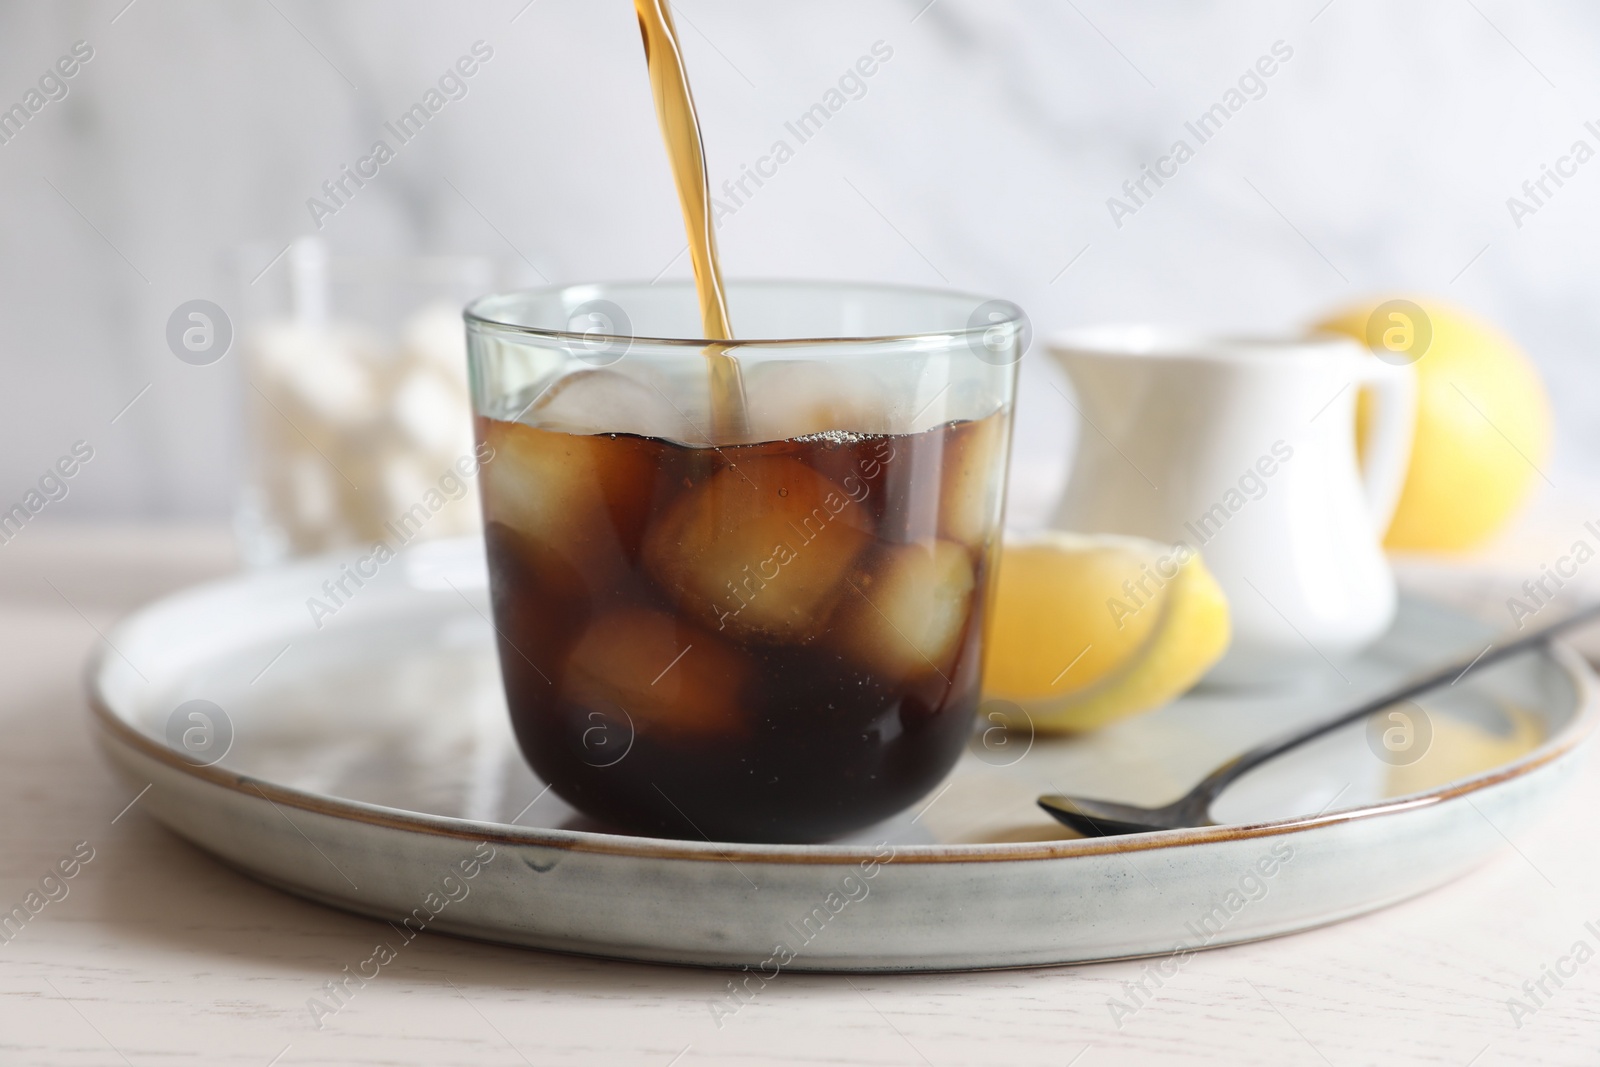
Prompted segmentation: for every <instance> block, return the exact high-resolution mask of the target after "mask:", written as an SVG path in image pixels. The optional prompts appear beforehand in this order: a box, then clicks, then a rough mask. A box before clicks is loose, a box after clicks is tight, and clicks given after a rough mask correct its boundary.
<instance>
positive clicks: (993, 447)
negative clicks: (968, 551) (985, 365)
mask: <svg viewBox="0 0 1600 1067" xmlns="http://www.w3.org/2000/svg"><path fill="white" fill-rule="evenodd" d="M1006 429H1007V419H1006V414H1005V412H1003V411H1002V412H996V413H994V414H992V415H989V416H988V417H986V418H982V419H979V420H977V421H976V422H968V423H962V424H959V425H957V426H956V427H955V428H954V429H953V430H952V431H951V432H950V433H949V434H948V435H947V436H946V438H945V446H944V464H943V466H944V477H943V482H942V484H941V486H940V496H939V534H940V536H942V537H948V538H951V539H952V540H955V541H960V542H961V543H962V544H965V545H970V546H971V547H973V548H977V547H980V546H981V545H983V543H984V542H985V541H986V540H988V539H989V538H991V537H993V536H994V535H995V532H996V531H997V530H998V529H999V526H1000V508H999V502H1000V487H1001V486H1002V485H1003V484H1004V482H1005V477H1006V471H1005V466H1004V464H1003V462H1002V459H1003V457H1004V449H1005V444H1006V437H1005V435H1006Z"/></svg>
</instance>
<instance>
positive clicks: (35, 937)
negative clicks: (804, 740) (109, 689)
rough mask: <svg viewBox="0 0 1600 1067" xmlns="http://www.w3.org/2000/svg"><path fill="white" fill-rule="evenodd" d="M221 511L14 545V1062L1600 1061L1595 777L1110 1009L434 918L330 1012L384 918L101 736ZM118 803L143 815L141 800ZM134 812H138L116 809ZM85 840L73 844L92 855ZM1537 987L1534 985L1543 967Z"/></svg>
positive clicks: (3, 885)
mask: <svg viewBox="0 0 1600 1067" xmlns="http://www.w3.org/2000/svg"><path fill="white" fill-rule="evenodd" d="M232 565H233V564H232V559H231V555H230V551H229V547H228V540H227V537H226V534H225V533H224V532H223V531H221V530H219V529H170V528H169V529H157V528H152V527H144V528H137V527H135V528H127V527H123V528H109V527H102V528H72V527H46V526H43V525H37V524H36V525H34V526H30V527H29V528H27V529H26V530H24V532H23V534H22V535H21V536H20V537H18V538H17V539H16V540H15V541H13V542H12V543H10V544H7V545H4V546H0V679H3V682H0V685H3V689H0V692H3V696H0V913H3V912H5V911H9V910H10V909H11V908H12V907H13V906H15V905H19V904H22V903H23V901H24V899H25V897H26V895H27V894H28V893H29V892H30V891H32V890H35V889H37V888H38V887H39V886H40V882H41V879H42V878H44V876H45V875H47V874H49V873H50V872H51V871H52V870H53V869H54V867H55V865H56V864H57V862H58V861H59V860H61V859H62V858H63V857H67V856H69V854H71V853H72V852H73V850H74V848H75V847H76V846H78V845H79V843H80V842H88V847H89V848H92V849H93V859H92V860H90V861H89V862H88V863H87V864H85V865H82V866H81V869H79V870H78V871H77V874H76V876H75V877H74V878H72V879H71V880H70V881H65V882H62V883H60V885H56V883H52V886H54V888H53V889H52V892H53V894H54V895H56V896H59V895H60V886H65V889H66V895H65V896H64V897H62V898H61V899H59V900H54V901H50V902H49V903H47V904H46V905H45V906H44V907H43V908H42V909H41V910H40V911H39V913H38V914H37V915H36V916H35V917H34V918H33V919H32V920H31V921H30V922H28V923H27V924H26V925H25V926H23V927H22V929H21V932H20V933H18V934H17V935H16V936H14V937H13V938H12V939H11V940H9V941H6V940H4V939H0V1064H13V1063H16V1064H36V1063H37V1064H51V1065H62V1067H68V1065H78V1064H84V1065H89V1064H95V1065H99V1064H131V1065H139V1067H142V1065H144V1064H167V1063H178V1064H206V1065H210V1064H230V1065H231V1064H238V1065H241V1067H267V1065H268V1064H273V1063H276V1064H279V1065H282V1067H289V1065H300V1064H332V1065H339V1064H412V1063H415V1064H430V1065H449V1064H463V1065H472V1067H484V1065H492V1064H519V1063H527V1064H541V1065H542V1064H580V1063H581V1064H590V1063H604V1064H611V1063H616V1064H653V1065H658V1067H666V1065H668V1064H671V1063H677V1064H682V1065H685V1067H688V1065H692V1064H696V1063H739V1064H744V1063H783V1064H812V1063H815V1064H824V1063H826V1064H840V1063H872V1064H924V1063H926V1064H936V1065H940V1067H943V1065H946V1064H967V1063H997V1064H1011V1065H1025V1064H1057V1065H1065V1064H1078V1065H1080V1067H1101V1065H1106V1064H1145V1063H1180V1062H1181V1063H1216V1064H1229V1065H1237V1064H1270V1065H1273V1067H1280V1065H1294V1064H1332V1065H1337V1067H1344V1065H1347V1064H1349V1065H1354V1064H1385V1065H1387V1064H1411V1063H1417V1064H1449V1065H1455V1067H1464V1065H1467V1064H1474V1065H1476V1067H1490V1065H1495V1064H1510V1063H1518V1064H1571V1065H1574V1067H1576V1065H1586V1067H1587V1065H1593V1064H1597V1063H1600V956H1596V957H1595V958H1593V959H1589V958H1587V957H1585V962H1583V963H1582V964H1578V963H1576V961H1575V960H1571V961H1568V962H1565V963H1561V967H1562V969H1563V970H1568V971H1571V970H1572V969H1573V968H1574V967H1576V973H1574V974H1572V975H1571V976H1570V977H1565V978H1563V979H1562V982H1563V983H1564V984H1563V985H1561V986H1557V985H1556V984H1555V983H1554V982H1552V981H1551V980H1550V979H1548V978H1545V979H1544V981H1545V988H1546V989H1547V990H1548V991H1549V993H1550V995H1549V996H1548V997H1541V998H1540V999H1541V1000H1543V1001H1544V1003H1543V1005H1542V1006H1541V1007H1539V1008H1538V1010H1537V1012H1536V1013H1534V1014H1532V1015H1530V1016H1527V1017H1524V1018H1522V1019H1520V1022H1521V1025H1520V1027H1519V1026H1518V1025H1517V1020H1514V1019H1513V1015H1512V1012H1511V1010H1510V1008H1509V1007H1508V998H1511V997H1513V996H1516V997H1520V998H1522V999H1523V1002H1524V1003H1525V1004H1528V1005H1530V1006H1531V1001H1529V1000H1528V998H1527V994H1526V993H1525V991H1524V989H1523V983H1524V982H1525V981H1530V982H1535V983H1536V982H1538V981H1539V980H1540V979H1541V977H1543V974H1544V969H1545V968H1546V967H1547V966H1549V967H1555V966H1556V965H1557V964H1558V962H1560V961H1561V959H1562V957H1564V956H1566V955H1567V954H1569V953H1570V952H1571V951H1572V949H1573V946H1574V945H1575V943H1576V942H1579V941H1580V940H1581V941H1583V942H1585V943H1586V944H1587V946H1588V949H1589V950H1590V952H1600V936H1597V934H1596V933H1594V932H1592V931H1591V930H1590V928H1588V927H1586V926H1585V923H1586V922H1593V923H1594V924H1595V927H1594V929H1595V930H1600V848H1597V846H1600V777H1596V775H1595V774H1590V775H1589V776H1587V777H1586V779H1585V780H1584V781H1583V782H1582V783H1581V784H1580V785H1579V786H1578V787H1577V789H1576V791H1575V792H1574V793H1573V794H1572V795H1571V800H1570V803H1569V805H1568V807H1567V809H1566V811H1565V812H1564V814H1563V815H1562V816H1561V817H1559V818H1557V819H1553V820H1550V821H1548V822H1546V824H1545V825H1543V826H1542V827H1540V828H1538V829H1537V830H1535V831H1534V832H1532V833H1529V834H1527V835H1525V836H1523V837H1521V838H1519V839H1517V840H1515V841H1512V842H1508V845H1507V847H1506V849H1505V850H1504V852H1503V853H1502V854H1501V855H1500V856H1499V858H1497V859H1495V860H1494V861H1493V862H1491V863H1490V864H1489V865H1488V866H1486V867H1485V868H1483V869H1482V870H1480V871H1478V872H1477V873H1475V874H1473V875H1471V876H1470V877H1468V878H1466V879H1464V880H1462V881H1460V882H1458V883H1456V884H1454V885H1452V886H1449V887H1447V888H1445V889H1442V890H1440V891H1438V892H1435V893H1432V894H1429V895H1428V896H1425V897H1423V898H1421V899H1418V900H1414V901H1411V902H1409V903H1407V904H1403V905H1401V906H1399V907H1395V908H1391V909H1389V910H1387V911H1384V912H1380V913H1378V914H1375V915H1370V916H1367V917H1365V918H1360V919H1356V920H1353V921H1350V922H1345V923H1341V924H1339V925H1336V926H1332V927H1328V928H1325V929H1322V930H1317V931H1313V932H1310V933H1306V934H1301V935H1297V936H1293V937H1286V938H1281V939H1278V940H1275V941H1269V942H1263V943H1259V944H1253V945H1246V946H1241V947H1235V948H1227V949H1220V950H1216V951H1212V952H1205V953H1201V954H1199V955H1197V956H1196V957H1194V958H1193V959H1192V960H1191V961H1190V962H1189V964H1188V965H1187V966H1186V967H1185V968H1184V969H1183V970H1182V972H1180V974H1179V975H1178V976H1177V977H1176V978H1173V979H1171V980H1169V981H1168V982H1167V983H1166V985H1165V986H1164V987H1163V988H1162V989H1160V990H1159V992H1158V994H1157V996H1156V998H1155V999H1154V1001H1153V1002H1151V1003H1150V1004H1149V1005H1148V1006H1146V1007H1145V1008H1143V1009H1142V1010H1140V1011H1139V1012H1138V1013H1137V1014H1136V1015H1134V1016H1133V1017H1132V1018H1130V1019H1125V1020H1124V1021H1123V1025H1122V1027H1121V1028H1120V1029H1119V1028H1118V1027H1117V1026H1116V1024H1115V1023H1114V1022H1113V1018H1112V1015H1111V1012H1110V1010H1109V1008H1108V1002H1109V999H1110V998H1112V997H1118V998H1123V997H1124V993H1123V990H1122V983H1123V982H1124V981H1127V980H1131V979H1134V978H1136V976H1137V974H1138V972H1139V969H1140V968H1139V965H1137V964H1131V963H1125V964H1102V965H1097V966H1085V967H1054V968H1047V969H1042V970H1032V971H1012V972H990V973H979V974H959V975H927V976H906V977H883V976H876V977H851V978H847V977H844V976H811V975H804V974H786V975H784V976H783V977H782V979H781V980H780V981H778V982H775V983H773V984H772V985H770V986H769V987H768V988H767V989H766V990H765V991H764V992H763V994H762V996H761V997H760V998H759V999H758V1000H757V1001H756V1002H755V1003H753V1004H751V1005H749V1006H747V1007H746V1008H744V1009H743V1010H742V1011H740V1012H739V1013H738V1015H737V1016H736V1017H734V1018H732V1019H730V1020H727V1021H726V1024H725V1025H724V1026H723V1027H722V1028H720V1029H719V1028H718V1026H717V1024H716V1022H715V1021H714V1019H713V1016H712V1013H711V1010H710V1005H711V1004H712V1003H713V1002H715V1001H716V1000H718V998H719V997H720V996H721V995H722V993H723V992H724V989H725V985H726V982H727V980H728V977H729V976H728V975H726V974H721V973H717V972H712V971H701V970H689V969H677V968H669V967H655V966H643V965H631V964H621V963H607V962H601V961H596V960H585V959H574V958H567V957H562V956H554V955H545V954H542V953H538V952H531V951H522V950H516V949H510V948H501V947H497V946H493V945H486V944H477V943H474V942H469V941H462V940H457V939H453V938H450V937H448V936H444V935H424V936H423V937H421V938H419V939H418V941H417V942H416V943H415V944H414V945H412V946H411V947H410V948H408V949H407V951H406V952H405V953H404V954H403V955H402V956H401V957H400V958H399V959H398V960H397V961H395V962H394V963H393V964H391V965H390V966H388V967H386V968H384V971H383V974H382V976H381V977H380V978H379V979H377V980H375V981H373V982H372V983H370V984H368V985H367V986H366V987H365V988H363V989H361V990H360V991H359V992H358V993H357V994H356V995H355V997H354V998H353V999H352V1000H351V1001H350V1003H349V1005H348V1006H347V1007H346V1008H345V1009H344V1010H343V1011H341V1012H339V1013H338V1015H337V1016H334V1017H332V1018H329V1019H325V1020H324V1025H323V1027H322V1029H320V1030H319V1029H318V1028H317V1027H316V1025H315V1024H314V1021H313V1017H312V1015H311V1013H310V1012H309V1010H308V1009H307V1006H306V1002H307V999H308V998H310V997H311V996H312V995H313V994H316V993H317V992H318V991H319V989H320V987H321V986H322V985H323V983H325V982H327V981H329V980H331V979H333V978H334V977H335V976H336V975H337V974H339V972H340V970H341V968H343V967H344V966H345V965H346V964H351V963H353V962H355V961H359V960H362V959H365V958H366V957H367V956H369V955H370V954H371V952H372V948H373V946H374V944H375V943H376V942H378V941H379V940H381V939H383V938H384V937H385V936H387V935H389V930H388V928H387V927H386V926H385V925H384V924H382V923H379V922H375V921H371V920H367V919H362V918H357V917H354V916H351V915H346V914H343V913H340V912H336V911H331V910H329V909H327V908H323V907H319V906H317V905H314V904H310V903H306V902H304V901H301V900H297V899H295V898H293V897H290V896H287V895H285V894H283V893H280V892H278V891H276V890H273V889H269V888H267V887H265V886H262V885H259V884H257V883H255V882H253V881H251V880H250V879H249V878H246V877H244V876H243V875H241V874H238V873H236V872H234V871H233V870H231V869H229V868H227V867H224V866H222V865H221V864H219V863H217V862H216V861H214V860H212V859H211V858H209V857H208V856H206V855H204V854H202V853H200V852H198V851H197V850H195V849H194V848H192V847H190V846H189V845H187V844H185V843H184V842H183V841H181V840H179V839H178V838H176V837H174V836H173V835H172V834H170V833H168V832H167V831H166V830H164V829H162V828H161V827H160V826H159V825H157V824H156V823H154V822H152V821H151V820H150V819H149V818H147V817H146V816H145V815H144V814H143V813H142V812H141V811H140V806H139V805H138V804H137V803H135V804H134V805H133V806H132V807H131V808H127V806H128V804H129V802H130V801H132V800H133V799H134V798H133V796H132V795H130V792H129V791H128V790H126V789H124V788H123V787H122V786H121V785H119V784H117V783H116V782H115V781H114V780H113V778H112V777H111V775H110V773H109V772H108V770H107V768H106V766H105V765H104V764H103V763H102V761H101V759H100V757H99V755H98V753H97V752H96V751H95V748H94V744H93V743H92V741H91V738H90V732H89V727H88V720H87V715H86V711H85V707H84V699H83V695H82V681H81V669H82V665H83V662H84V659H85V657H86V656H87V655H88V654H89V653H90V651H91V650H92V649H93V648H94V647H95V645H96V643H97V642H98V641H99V640H100V637H99V635H98V634H97V629H100V630H103V629H105V628H106V626H107V625H108V624H109V623H111V622H112V621H114V620H115V619H116V618H118V617H119V616H121V615H122V614H124V613H126V612H127V611H128V610H129V609H130V608H132V607H134V606H135V605H136V604H138V603H140V602H142V601H144V600H146V599H149V598H151V597H153V596H155V595H158V594H160V593H161V592H163V591H165V590H168V589H171V588H175V587H177V586H180V585H182V584H185V583H188V582H191V581H195V580H198V579H201V578H205V577H208V576H211V575H215V574H219V573H222V572H224V571H226V570H228V569H230V568H231V567H232ZM125 808H127V810H126V811H124V809H125ZM119 813H120V815H119ZM81 851H82V850H81V849H80V852H81ZM1535 988H1536V987H1535Z"/></svg>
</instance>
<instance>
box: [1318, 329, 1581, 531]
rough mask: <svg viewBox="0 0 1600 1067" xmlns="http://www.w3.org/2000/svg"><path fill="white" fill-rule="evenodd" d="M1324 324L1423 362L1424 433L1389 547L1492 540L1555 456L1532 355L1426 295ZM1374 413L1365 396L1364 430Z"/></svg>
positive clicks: (1388, 355)
mask: <svg viewBox="0 0 1600 1067" xmlns="http://www.w3.org/2000/svg"><path fill="white" fill-rule="evenodd" d="M1317 328H1318V329H1320V330H1325V331H1332V332H1335V333H1342V334H1348V335H1349V336H1351V337H1354V338H1356V339H1357V340H1358V341H1361V342H1362V343H1363V344H1366V345H1368V346H1370V347H1371V348H1372V349H1373V351H1374V353H1375V354H1376V355H1377V356H1378V357H1379V358H1382V359H1386V360H1389V361H1391V362H1411V363H1414V365H1415V367H1416V373H1417V422H1416V435H1415V438H1414V440H1413V443H1412V446H1411V462H1410V467H1409V469H1408V470H1407V472H1406V481H1405V488H1404V489H1402V490H1401V493H1400V503H1399V505H1398V506H1397V507H1396V508H1395V513H1394V518H1393V520H1391V522H1390V524H1389V531H1388V534H1387V535H1386V536H1385V538H1384V544H1385V545H1386V546H1387V547H1389V548H1394V549H1402V550H1413V551H1460V550H1463V549H1469V548H1473V547H1475V546H1477V545H1480V544H1482V543H1483V542H1484V541H1486V540H1488V539H1489V537H1490V536H1492V535H1493V534H1494V533H1495V531H1497V530H1498V529H1500V527H1501V526H1502V525H1504V524H1505V522H1506V520H1507V519H1509V518H1510V517H1511V516H1512V515H1513V514H1514V513H1515V512H1516V510H1517V507H1518V506H1519V505H1520V504H1521V503H1522V501H1523V499H1524V498H1525V497H1526V496H1527V494H1528V489H1529V488H1530V486H1531V485H1532V484H1533V482H1534V480H1535V479H1536V478H1539V477H1541V474H1540V468H1541V467H1542V466H1543V465H1544V463H1545V460H1546V459H1547V458H1548V457H1549V454H1550V402H1549V399H1548V397H1547V396H1546V394H1545V390H1544V385H1543V383H1542V382H1541V381H1540V380H1539V375H1538V372H1537V371H1536V370H1535V369H1534V367H1533V364H1532V363H1531V362H1530V361H1529V360H1528V358H1527V356H1525V355H1524V354H1523V353H1522V350H1521V349H1519V348H1518V347H1517V346H1516V344H1515V343H1513V342H1512V341H1511V339H1510V338H1508V337H1506V336H1505V335H1504V334H1502V333H1501V332H1500V331H1498V330H1496V329H1495V328H1494V327H1493V326H1491V325H1489V324H1488V323H1486V322H1484V321H1483V320H1482V319H1479V318H1476V317H1475V316H1473V315H1470V314H1468V313H1467V312H1465V311H1462V310H1461V309H1459V308H1456V307H1452V306H1450V305H1448V304H1445V303H1443V302H1441V301H1438V300H1432V299H1425V298H1417V299H1415V300H1407V299H1391V300H1385V301H1381V302H1373V303H1368V304H1363V305H1360V306H1357V307H1351V308H1348V309H1346V310H1344V311H1341V312H1339V313H1337V314H1335V315H1332V316H1330V317H1329V318H1327V319H1324V320H1323V321H1322V322H1321V323H1319V324H1318V325H1317ZM1366 418H1367V410H1366V404H1365V398H1364V397H1363V398H1362V403H1360V404H1358V412H1357V419H1358V427H1357V430H1358V435H1361V436H1364V427H1365V423H1366Z"/></svg>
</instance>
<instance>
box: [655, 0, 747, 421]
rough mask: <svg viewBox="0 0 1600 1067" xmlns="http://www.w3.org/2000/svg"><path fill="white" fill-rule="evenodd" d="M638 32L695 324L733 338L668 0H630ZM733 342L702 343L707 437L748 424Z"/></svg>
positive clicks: (696, 126) (717, 337)
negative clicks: (678, 215) (695, 303)
mask: <svg viewBox="0 0 1600 1067" xmlns="http://www.w3.org/2000/svg"><path fill="white" fill-rule="evenodd" d="M633 7H634V11H635V13H637V14H638V16H639V33H640V35H641V36H642V37H643V39H644V57H645V63H646V65H647V66H648V67H649V68H650V92H651V95H652V96H653V97H654V98H655V104H656V119H657V121H658V122H659V124H660V126H661V139H662V141H664V142H665V144H666V147H667V160H668V162H669V163H670V164H671V167H672V181H673V184H674V185H675V186H676V187H677V190H678V205H679V207H680V208H681V209H682V211H683V226H684V230H685V232H686V234H687V236H688V240H689V247H688V251H689V262H690V263H691V264H692V265H693V267H694V284H695V290H696V293H697V294H698V296H699V298H700V321H701V328H702V330H703V331H704V332H705V336H706V339H707V340H711V341H731V340H733V324H732V323H731V322H730V321H729V319H728V298H727V294H726V292H725V291H724V289H723V285H722V264H721V262H720V261H719V260H718V258H717V232H716V227H715V224H714V222H713V217H712V212H711V185H710V182H709V181H708V180H707V178H706V156H705V148H704V146H703V144H702V143H701V139H700V117H699V115H698V114H697V113H696V112H695V108H694V96H693V94H692V93H691V92H690V91H689V73H688V71H687V70H686V69H685V68H684V65H683V53H682V52H681V51H680V49H679V47H678V31H677V28H676V27H675V26H674V25H673V22H672V10H671V8H670V7H669V5H668V3H667V0H634V4H633ZM733 347H734V346H733V345H725V344H711V345H707V346H706V348H705V357H706V363H707V370H708V372H709V375H710V379H711V382H710V384H711V437H712V441H713V442H714V443H717V444H733V443H737V442H741V441H744V440H745V438H746V436H747V434H748V430H749V425H748V418H747V416H746V412H745V402H744V385H743V381H742V378H741V374H740V370H739V361H738V360H736V359H735V358H733V357H732V356H730V355H728V352H729V350H730V349H731V348H733Z"/></svg>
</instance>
